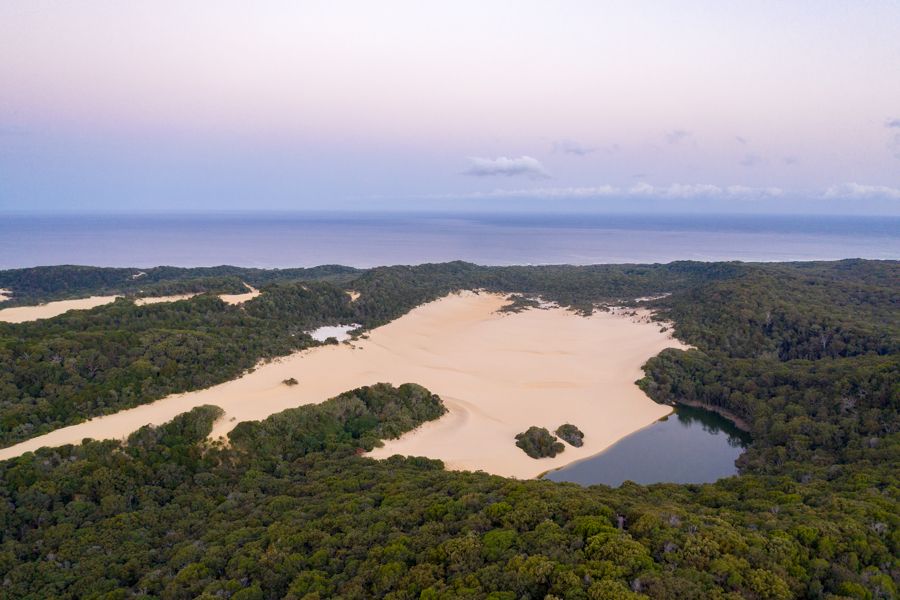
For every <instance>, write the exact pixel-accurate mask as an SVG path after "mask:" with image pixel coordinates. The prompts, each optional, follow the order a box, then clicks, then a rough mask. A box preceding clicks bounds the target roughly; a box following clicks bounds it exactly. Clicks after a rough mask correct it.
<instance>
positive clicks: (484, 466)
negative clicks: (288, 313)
mask: <svg viewBox="0 0 900 600" xmlns="http://www.w3.org/2000/svg"><path fill="white" fill-rule="evenodd" d="M505 303H506V300H505V298H504V297H503V296H501V295H497V294H488V293H473V292H464V293H461V294H454V295H450V296H447V297H444V298H441V299H439V300H436V301H434V302H430V303H428V304H425V305H422V306H420V307H418V308H415V309H413V310H412V311H411V312H409V313H408V314H406V315H405V316H403V317H401V318H399V319H397V320H395V321H393V322H391V323H388V324H387V325H384V326H382V327H379V328H377V329H374V330H372V331H370V332H369V335H368V337H367V338H366V339H357V340H355V341H352V342H348V343H344V344H339V345H330V346H322V347H317V348H313V349H310V350H305V351H302V352H298V353H295V354H292V355H290V356H288V357H284V358H282V359H278V360H276V361H273V362H271V363H268V364H265V365H261V366H259V367H258V368H256V369H255V370H254V371H253V372H251V373H248V374H246V375H244V376H243V377H240V378H238V379H234V380H232V381H228V382H226V383H223V384H220V385H216V386H213V387H211V388H207V389H205V390H200V391H196V392H189V393H185V394H177V395H172V396H169V397H166V398H164V399H162V400H159V401H157V402H154V403H152V404H147V405H143V406H139V407H136V408H133V409H129V410H125V411H121V412H119V413H116V414H113V415H108V416H103V417H98V418H95V419H93V420H91V421H88V422H85V423H80V424H78V425H73V426H70V427H65V428H63V429H59V430H56V431H53V432H50V433H48V434H45V435H43V436H40V437H37V438H34V439H31V440H28V441H25V442H22V443H20V444H17V445H15V446H12V447H9V448H4V449H0V459H5V458H10V457H13V456H18V455H20V454H22V453H24V452H27V451H30V450H34V449H36V448H39V447H41V446H47V445H50V446H54V445H62V444H69V443H80V442H81V440H82V439H83V438H85V437H91V438H98V439H110V438H113V439H115V438H124V437H126V436H127V435H128V434H129V433H131V432H132V431H134V430H136V429H138V428H139V427H141V426H143V425H146V424H161V423H164V422H166V421H168V420H170V419H172V418H173V417H175V416H176V415H177V414H179V413H182V412H185V411H187V410H190V409H191V408H193V407H195V406H199V405H202V404H214V405H217V406H220V407H221V408H222V409H224V410H225V413H226V414H225V416H224V417H223V418H221V419H220V420H219V421H217V422H216V423H215V425H214V427H213V432H212V437H220V436H223V435H225V434H227V433H228V432H229V431H230V430H231V429H232V428H233V427H234V426H235V425H236V424H237V423H238V422H241V421H247V420H258V419H263V418H265V417H267V416H269V415H271V414H273V413H276V412H280V411H282V410H284V409H287V408H293V407H296V406H300V405H304V404H312V403H318V402H322V401H324V400H326V399H328V398H331V397H333V396H336V395H338V394H340V393H341V392H344V391H346V390H349V389H352V388H355V387H359V386H362V385H371V384H374V383H377V382H389V383H392V384H395V385H399V384H402V383H406V382H415V383H419V384H422V385H424V386H425V387H427V388H429V389H430V390H431V391H433V392H434V393H436V394H439V395H440V396H441V397H442V398H443V400H444V402H445V404H446V406H447V407H448V409H449V413H448V414H447V415H445V416H444V417H442V418H441V419H439V420H437V421H434V422H430V423H426V424H425V425H423V426H422V427H420V428H419V429H417V430H416V431H414V432H409V433H407V434H406V435H404V436H402V437H401V438H400V439H398V440H391V441H388V442H387V443H386V444H385V446H384V447H383V448H379V449H376V450H375V451H374V452H372V453H371V456H373V457H376V458H382V457H387V456H391V455H393V454H409V455H419V456H428V457H431V458H439V459H442V460H444V462H445V463H446V465H447V467H448V468H451V469H469V470H484V471H487V472H490V473H495V474H499V475H506V476H515V477H520V478H528V477H535V476H537V475H539V474H540V473H543V472H545V471H547V470H550V469H555V468H558V467H561V466H564V465H566V464H568V463H571V462H574V461H576V460H579V459H583V458H586V457H588V456H591V455H593V454H596V453H598V452H600V451H602V450H603V449H605V448H606V447H608V446H609V445H611V444H612V443H614V442H616V441H617V440H619V439H621V438H622V437H624V436H626V435H628V434H629V433H632V432H633V431H636V430H638V429H640V428H642V427H644V426H646V425H648V424H650V423H652V422H654V421H655V420H657V419H659V418H660V417H662V416H664V415H666V414H668V413H669V412H670V410H671V409H670V408H669V407H667V406H662V405H659V404H656V403H655V402H653V401H652V400H650V399H649V398H648V397H647V396H646V395H644V393H643V392H642V391H641V390H640V389H639V388H638V387H637V386H636V385H635V384H634V382H635V380H637V379H638V378H640V377H641V376H642V371H641V366H642V365H643V363H644V362H645V361H646V360H647V359H648V358H650V357H651V356H653V355H655V354H657V353H658V352H660V351H661V350H663V349H664V348H668V347H684V346H682V345H681V344H680V343H679V342H677V341H675V340H673V339H671V337H670V336H669V335H667V334H665V333H662V332H661V331H660V329H661V328H660V325H659V323H651V322H646V321H643V320H642V319H641V318H635V317H632V316H625V315H621V314H611V313H603V312H599V313H596V314H594V315H592V316H590V317H582V316H578V315H575V314H574V313H572V312H570V311H566V310H564V309H561V308H549V309H532V310H526V311H523V312H520V313H498V312H497V309H499V308H500V307H502V306H503V305H504V304H505ZM637 316H638V317H644V316H646V315H645V314H643V313H641V314H639V315H637ZM291 377H293V378H296V379H297V380H298V382H299V383H298V385H295V386H286V385H284V384H283V383H282V381H283V380H285V379H288V378H291ZM566 422H570V423H573V424H575V425H577V426H578V427H579V428H581V430H582V431H584V433H585V444H584V446H583V447H581V448H573V447H567V448H566V451H565V452H563V453H561V454H560V455H558V456H557V457H556V458H553V459H549V458H545V459H540V460H535V459H532V458H529V457H528V456H526V455H525V453H524V452H522V451H521V450H520V449H519V448H517V447H516V446H515V445H514V436H515V434H516V433H519V432H521V431H524V430H525V429H527V428H528V427H529V426H531V425H538V426H543V427H547V428H548V429H550V430H553V429H556V427H558V426H559V425H561V424H563V423H566Z"/></svg>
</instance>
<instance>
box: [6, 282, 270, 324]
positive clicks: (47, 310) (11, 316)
mask: <svg viewBox="0 0 900 600" xmlns="http://www.w3.org/2000/svg"><path fill="white" fill-rule="evenodd" d="M244 285H245V286H247V290H248V291H247V292H245V293H242V294H219V298H221V299H222V301H223V302H226V303H228V304H243V303H244V302H246V301H247V300H252V299H253V298H256V297H257V296H259V294H260V293H261V292H260V291H259V290H258V289H256V288H254V287H252V286H250V285H248V284H246V283H245V284H244ZM6 293H8V292H7V291H6V290H0V302H2V301H3V300H8V299H9V296H7V297H2V296H3V295H4V294H6ZM197 295H198V294H177V295H174V296H146V297H143V298H135V299H134V303H135V304H136V305H137V306H146V305H148V304H159V303H161V302H177V301H179V300H188V299H190V298H193V297H194V296H197ZM116 298H121V296H91V297H89V298H77V299H75V300H59V301H56V302H47V303H46V304H38V305H36V306H14V307H12V308H3V309H0V321H3V322H6V323H25V322H27V321H37V320H39V319H50V318H53V317H56V316H59V315H61V314H63V313H66V312H69V311H70V310H88V309H91V308H96V307H98V306H103V305H104V304H110V303H112V302H115V300H116Z"/></svg>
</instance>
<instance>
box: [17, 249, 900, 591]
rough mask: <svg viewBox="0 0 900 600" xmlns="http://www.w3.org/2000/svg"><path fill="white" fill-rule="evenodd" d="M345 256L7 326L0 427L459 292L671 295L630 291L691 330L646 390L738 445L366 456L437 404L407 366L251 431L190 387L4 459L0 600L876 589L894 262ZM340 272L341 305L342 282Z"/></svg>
mask: <svg viewBox="0 0 900 600" xmlns="http://www.w3.org/2000/svg"><path fill="white" fill-rule="evenodd" d="M231 275H233V274H222V273H219V274H209V273H206V274H203V276H231ZM347 275H348V274H347V273H343V274H340V275H339V279H338V280H327V281H311V280H305V281H300V280H294V281H291V280H289V279H286V280H280V279H273V280H271V281H269V282H267V283H261V282H258V281H248V283H251V284H253V285H258V286H261V288H262V289H263V294H262V295H261V296H259V297H258V298H256V299H254V300H253V301H251V302H248V303H246V304H245V305H244V306H243V307H232V306H229V305H226V304H224V303H222V302H221V301H219V300H218V299H216V298H215V297H212V296H209V295H203V296H198V297H197V298H194V299H191V300H189V301H185V302H178V303H173V304H171V305H151V306H146V307H135V306H134V304H133V303H131V302H130V301H129V300H127V299H122V300H119V301H117V302H116V303H113V304H112V305H109V306H104V307H99V308H97V309H93V310H91V311H85V312H80V313H69V314H67V315H63V316H60V317H56V318H54V319H49V320H46V321H39V322H35V323H26V324H21V325H6V324H4V325H0V367H2V368H0V434H2V435H3V436H4V440H5V442H4V443H11V442H12V441H14V440H15V439H21V438H22V437H26V436H28V435H34V434H36V432H37V431H39V430H41V429H40V428H41V427H43V428H44V429H43V430H47V429H50V428H52V427H55V426H59V424H60V423H65V422H69V421H72V420H77V419H79V418H84V416H85V413H84V412H81V411H83V410H84V411H87V412H88V413H89V412H90V411H105V410H115V409H114V408H113V406H125V405H133V404H137V403H141V402H146V401H149V400H150V399H152V398H153V397H154V394H161V393H166V391H176V390H183V389H193V388H194V387H199V386H202V385H208V382H213V380H215V379H217V378H228V377H231V376H233V374H234V373H236V372H239V371H240V370H241V369H243V368H248V367H249V366H252V364H254V363H255V361H256V360H257V359H259V358H265V357H268V356H277V355H279V354H281V353H285V352H290V351H292V350H293V349H296V348H298V347H303V345H304V344H309V343H312V342H311V341H310V340H308V339H306V338H305V337H304V336H303V335H302V331H303V330H304V329H306V328H310V327H313V326H317V325H319V324H326V323H335V322H341V321H343V322H354V321H355V322H358V323H361V324H363V325H364V327H373V326H376V325H378V324H380V323H383V322H386V321H389V320H391V319H393V318H396V317H397V316H399V315H402V314H403V313H404V312H406V311H408V310H409V309H411V308H412V307H414V306H416V305H417V304H420V303H421V302H424V301H427V300H430V299H433V298H436V297H439V296H440V295H443V294H445V293H448V292H451V291H454V290H457V289H463V288H483V289H489V290H495V291H504V292H510V293H512V292H516V293H523V294H526V295H529V296H540V297H542V298H544V299H546V300H553V301H557V302H559V303H560V304H563V305H565V306H570V307H572V308H574V309H576V310H579V311H583V312H588V311H592V310H596V309H598V308H599V307H602V305H603V304H609V303H622V301H623V300H624V301H627V300H629V299H632V300H633V299H634V298H636V297H639V296H655V295H660V294H662V293H666V292H667V293H670V295H669V296H666V297H665V298H660V299H658V300H653V301H649V302H645V303H644V304H645V305H650V306H653V307H654V308H656V309H657V310H658V316H659V318H662V319H667V320H671V321H672V322H673V323H674V332H675V335H676V336H677V337H679V338H680V339H682V340H684V341H685V342H688V343H690V344H691V345H692V346H693V347H694V349H692V350H688V351H676V350H667V351H665V352H663V353H661V354H660V355H659V356H657V357H655V358H653V359H651V360H650V361H649V362H648V364H647V365H646V368H645V372H646V376H645V377H644V378H643V379H642V380H641V382H640V385H641V386H642V387H643V389H645V390H646V391H647V393H648V394H649V395H650V396H651V397H652V398H654V399H655V400H657V401H659V402H677V401H686V402H690V403H694V404H700V405H704V406H708V407H711V408H717V409H721V410H724V411H727V412H729V413H731V414H733V415H735V416H736V417H738V418H740V419H741V420H742V421H744V422H745V424H746V425H747V426H748V428H749V429H750V430H751V433H752V436H753V441H752V443H751V445H750V447H749V448H748V450H747V451H746V452H745V453H744V454H743V455H742V456H741V458H740V459H739V461H738V467H739V470H740V475H739V476H736V477H731V478H727V479H724V480H721V481H718V482H716V483H713V484H705V485H675V484H659V485H652V486H639V485H635V484H632V483H626V484H624V485H623V486H622V487H620V488H616V489H610V488H608V487H605V486H592V487H590V488H582V487H579V486H577V485H574V484H565V483H554V482H549V481H517V480H512V479H505V478H501V477H494V476H489V475H486V474H483V473H466V472H449V471H445V470H443V468H442V465H441V463H440V462H439V461H432V460H427V459H422V458H409V459H402V458H399V457H395V458H392V459H389V460H386V461H375V460H371V459H368V458H366V457H365V456H364V455H362V453H363V452H364V451H365V450H366V449H368V448H371V447H373V445H375V444H377V439H379V438H386V437H393V436H396V435H399V434H400V433H402V432H403V431H407V430H409V429H412V428H414V427H415V426H416V425H417V424H419V423H421V422H424V421H426V420H430V419H434V418H437V417H439V416H440V414H441V413H442V412H443V407H442V406H441V404H440V401H439V399H438V398H436V397H435V396H433V395H432V394H430V392H428V391H427V390H424V389H422V388H420V387H418V386H414V385H412V386H402V387H400V388H391V387H389V386H373V387H372V388H363V389H361V390H354V391H352V392H348V393H347V394H343V395H342V396H340V397H338V398H337V399H335V400H333V401H331V402H329V403H325V404H322V405H319V406H310V407H303V408H299V409H294V410H291V411H286V412H284V413H281V414H279V415H273V417H270V418H269V419H267V420H265V421H262V422H259V423H244V424H241V425H239V426H238V427H237V428H236V429H235V430H234V432H233V433H232V435H231V438H230V443H229V444H228V445H223V446H211V445H210V444H209V443H208V442H206V441H205V439H204V438H205V435H206V432H208V431H209V430H210V427H211V424H212V421H213V420H214V419H215V418H217V415H218V414H219V413H218V411H217V409H215V408H214V407H203V408H201V409H197V410H195V411H193V412H192V413H188V414H186V415H182V416H180V417H178V418H177V419H176V420H175V421H173V422H172V423H171V424H168V425H165V426H163V427H160V428H156V429H154V428H145V429H143V430H141V431H139V432H137V433H135V434H134V435H132V436H131V437H130V438H129V440H128V441H127V443H120V442H111V441H110V442H93V441H89V442H87V443H85V444H83V445H79V446H66V447H62V448H55V449H42V450H39V451H38V452H36V453H30V454H26V455H25V456H22V457H20V458H18V459H13V460H10V461H5V462H3V463H0V496H2V501H0V522H2V524H3V525H2V527H0V532H2V533H0V535H2V537H0V596H4V597H10V598H49V597H53V598H132V597H140V598H196V597H201V598H238V599H242V598H243V599H247V598H310V599H311V598H334V597H343V598H366V597H378V598H398V599H399V598H494V599H500V598H510V599H512V598H572V599H605V598H661V599H662V598H685V599H687V598H723V599H734V600H738V599H756V598H776V599H778V598H832V599H833V598H860V599H877V598H895V597H897V593H898V584H900V564H898V556H900V493H898V490H900V480H898V475H900V433H898V432H900V352H898V344H900V310H898V308H900V286H898V282H900V264H898V263H897V262H890V261H839V262H830V263H786V264H740V263H713V264H704V263H672V264H670V265H647V266H632V265H614V266H597V267H503V268H488V267H478V266H475V265H469V264H466V263H449V264H444V265H423V266H419V267H386V268H380V269H372V270H368V271H363V272H359V273H355V274H351V275H350V276H349V277H348V278H347V279H340V278H341V277H345V276H347ZM239 278H240V279H241V280H242V281H243V280H248V279H249V278H246V277H243V275H241V276H240V277H239ZM0 287H12V288H13V290H14V292H17V291H18V290H17V288H15V286H10V285H9V284H5V285H4V284H0ZM345 289H353V290H356V291H359V292H360V293H361V296H360V298H359V299H358V300H357V301H355V302H349V296H347V294H345V293H344V290H345ZM89 293H94V291H90V292H89ZM89 357H90V358H93V362H91V361H89V360H86V359H88V358H89ZM206 361H211V362H210V363H209V364H208V365H207V364H206ZM125 390H131V391H130V392H126V391H125ZM98 392H99V393H98ZM113 392H114V393H115V394H113ZM98 398H101V399H102V402H103V403H104V404H103V405H98V404H95V402H98V400H97V399H98ZM106 403H109V404H106ZM116 403H118V404H116ZM73 407H77V408H73ZM95 414H96V412H95ZM6 419H12V420H11V421H7V420H6ZM8 422H12V423H14V424H15V427H16V429H10V428H7V423H8ZM27 423H30V424H32V427H31V428H30V429H27V428H26V429H23V428H22V425H23V424H27ZM13 431H15V432H16V433H15V434H13V433H12V432H13Z"/></svg>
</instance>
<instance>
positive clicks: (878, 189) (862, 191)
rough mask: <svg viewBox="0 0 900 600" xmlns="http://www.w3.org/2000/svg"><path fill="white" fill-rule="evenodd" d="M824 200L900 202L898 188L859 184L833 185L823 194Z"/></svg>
mask: <svg viewBox="0 0 900 600" xmlns="http://www.w3.org/2000/svg"><path fill="white" fill-rule="evenodd" d="M823 195H824V196H825V197H826V198H845V199H846V198H852V199H859V200H862V199H878V198H881V199H890V200H900V188H892V187H888V186H886V185H863V184H861V183H844V184H841V185H833V186H831V187H830V188H828V189H827V190H825V193H824V194H823Z"/></svg>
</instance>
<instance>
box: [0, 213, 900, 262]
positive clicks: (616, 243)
mask: <svg viewBox="0 0 900 600" xmlns="http://www.w3.org/2000/svg"><path fill="white" fill-rule="evenodd" d="M841 258H880V259H897V258H900V217H831V216H819V217H796V216H734V215H730V216H724V215H718V216H716V215H702V216H701V215H652V216H651V215H598V214H580V215H579V214H565V215H562V214H556V215H554V214H468V215H466V214H436V213H378V214H376V213H372V214H350V213H341V214H325V213H283V214H278V213H239V214H237V213H236V214H206V215H199V214H191V215H77V216H75V215H68V216H67V215H62V216H39V215H13V214H0V269H9V268H17V267H31V266H37V265H54V264H83V265H94V266H116V267H152V266H157V265H173V266H211V265H222V264H230V265H237V266H244V267H270V268H271V267H301V266H314V265H320V264H344V265H349V266H354V267H372V266H378V265H391V264H419V263H424V262H444V261H450V260H466V261H470V262H475V263H479V264H485V265H509V264H559V263H569V264H580V265H581V264H593V263H624V262H632V263H652V262H670V261H673V260H743V261H784V260H834V259H841Z"/></svg>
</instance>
